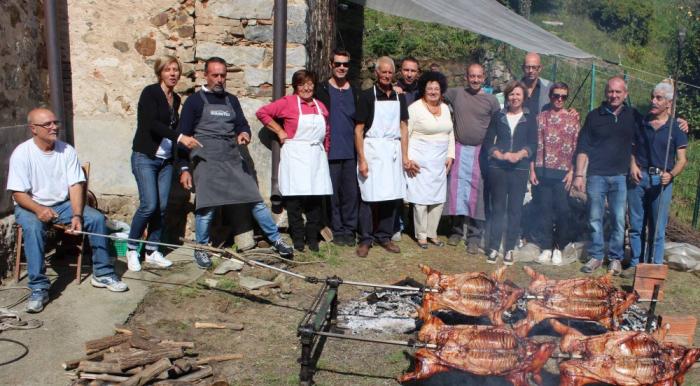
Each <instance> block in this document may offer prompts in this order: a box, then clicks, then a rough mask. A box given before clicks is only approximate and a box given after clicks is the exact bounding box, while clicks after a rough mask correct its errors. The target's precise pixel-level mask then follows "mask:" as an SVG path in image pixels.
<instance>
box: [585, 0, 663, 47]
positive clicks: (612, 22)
mask: <svg viewBox="0 0 700 386" xmlns="http://www.w3.org/2000/svg"><path fill="white" fill-rule="evenodd" d="M589 4H590V7H589V10H590V11H589V15H590V16H591V19H592V20H593V21H595V22H596V24H597V25H598V27H599V28H600V29H601V30H603V31H606V32H608V33H611V34H612V35H613V36H615V37H616V38H617V39H618V40H620V41H621V42H625V43H628V44H636V45H642V46H644V45H646V44H647V42H648V41H649V26H650V23H651V22H652V15H653V8H652V6H651V5H650V4H649V1H647V0H596V1H589Z"/></svg>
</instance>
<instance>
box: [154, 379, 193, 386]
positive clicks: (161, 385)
mask: <svg viewBox="0 0 700 386" xmlns="http://www.w3.org/2000/svg"><path fill="white" fill-rule="evenodd" d="M193 385H194V383H193V382H189V381H181V380H179V379H166V380H163V381H158V382H156V383H154V384H153V386H193Z"/></svg>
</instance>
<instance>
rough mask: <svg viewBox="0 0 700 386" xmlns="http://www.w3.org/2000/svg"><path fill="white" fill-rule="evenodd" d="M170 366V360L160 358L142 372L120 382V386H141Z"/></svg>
mask: <svg viewBox="0 0 700 386" xmlns="http://www.w3.org/2000/svg"><path fill="white" fill-rule="evenodd" d="M170 366H172V363H170V359H168V358H161V359H159V360H158V361H157V362H155V363H153V364H151V365H149V366H146V367H145V368H144V369H143V371H141V372H140V373H136V374H134V375H132V376H131V377H129V379H127V380H126V381H124V382H122V386H142V385H145V384H146V383H148V382H149V381H151V380H152V379H154V378H155V377H157V376H158V375H159V374H160V373H162V372H163V371H165V370H167V369H169V368H170Z"/></svg>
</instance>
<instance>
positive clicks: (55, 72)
mask: <svg viewBox="0 0 700 386" xmlns="http://www.w3.org/2000/svg"><path fill="white" fill-rule="evenodd" d="M44 19H45V20H46V60H47V62H48V67H49V90H50V91H49V92H50V93H51V109H52V110H53V113H54V114H55V115H56V119H58V120H59V121H61V122H63V127H64V128H65V130H61V131H60V134H59V135H60V137H61V139H62V140H63V141H65V142H67V143H69V144H71V145H73V144H74V139H73V130H72V128H70V127H69V125H67V124H66V123H67V122H66V121H65V120H66V114H65V111H64V105H63V70H62V69H61V44H60V42H59V41H58V21H57V20H56V19H57V17H56V0H46V1H44Z"/></svg>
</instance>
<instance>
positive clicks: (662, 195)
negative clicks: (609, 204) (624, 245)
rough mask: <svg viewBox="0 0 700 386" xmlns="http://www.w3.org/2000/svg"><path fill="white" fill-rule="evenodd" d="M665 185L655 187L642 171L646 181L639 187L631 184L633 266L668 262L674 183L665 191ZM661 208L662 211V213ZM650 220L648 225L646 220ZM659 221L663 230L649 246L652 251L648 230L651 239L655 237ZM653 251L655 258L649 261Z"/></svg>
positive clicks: (643, 178)
mask: <svg viewBox="0 0 700 386" xmlns="http://www.w3.org/2000/svg"><path fill="white" fill-rule="evenodd" d="M661 187H662V185H661V183H660V182H658V183H657V184H656V185H654V186H652V181H651V178H650V177H649V174H648V173H647V172H646V171H643V172H642V179H641V181H639V184H637V185H635V184H633V183H632V182H630V185H629V187H628V191H627V202H628V204H629V207H630V231H629V232H630V233H629V235H630V248H631V249H632V260H631V261H630V265H631V266H635V265H637V264H638V263H639V262H640V258H642V262H644V261H649V260H651V261H652V262H653V263H654V264H663V262H664V238H665V237H666V223H667V222H668V210H669V208H670V207H671V196H672V195H673V183H670V184H668V185H666V186H665V187H664V189H663V192H662V191H661ZM659 207H660V208H661V211H659ZM645 219H646V220H647V223H646V224H645V221H644V220H645ZM657 219H658V220H657ZM657 221H658V225H659V228H658V230H657V231H656V238H655V239H654V240H653V241H652V242H651V243H650V244H649V245H650V248H649V249H647V250H645V248H644V244H643V241H644V239H645V238H644V236H643V235H644V229H645V228H646V229H647V230H648V233H647V236H646V237H647V238H646V240H648V239H651V238H653V237H654V230H655V229H656V223H657ZM652 249H653V251H654V255H653V259H650V258H648V256H649V255H650V254H651V253H650V251H651V250H652Z"/></svg>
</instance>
